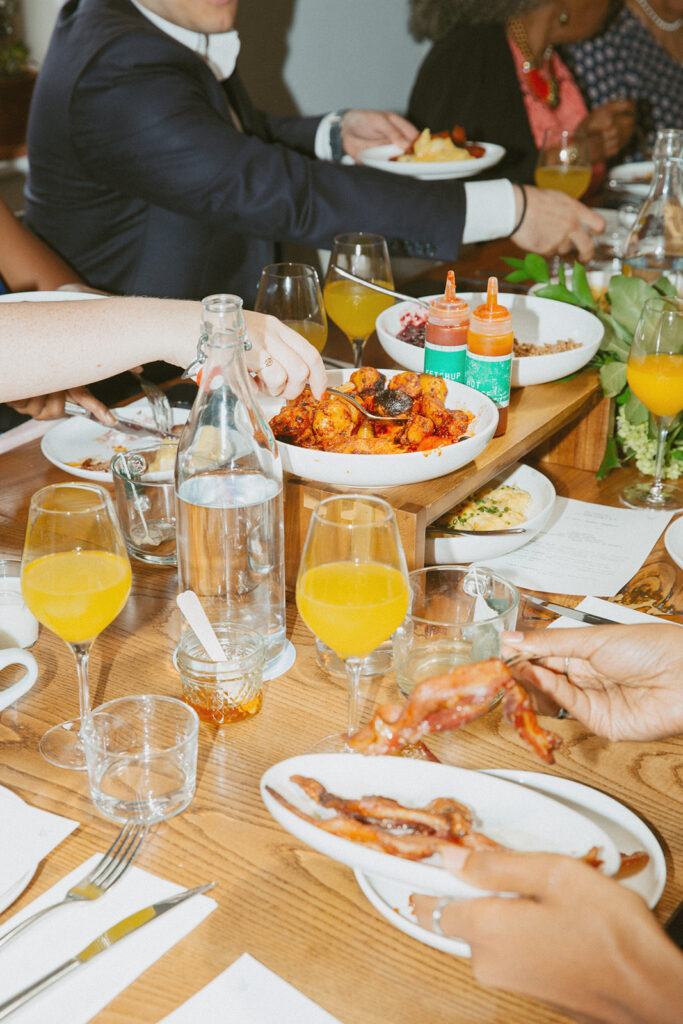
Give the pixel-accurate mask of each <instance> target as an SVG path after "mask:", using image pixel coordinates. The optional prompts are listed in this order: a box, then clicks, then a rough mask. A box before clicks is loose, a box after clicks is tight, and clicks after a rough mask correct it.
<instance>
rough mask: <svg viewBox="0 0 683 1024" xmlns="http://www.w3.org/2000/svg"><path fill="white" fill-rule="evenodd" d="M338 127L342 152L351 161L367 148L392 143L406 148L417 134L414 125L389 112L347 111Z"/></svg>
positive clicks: (356, 158)
mask: <svg viewBox="0 0 683 1024" xmlns="http://www.w3.org/2000/svg"><path fill="white" fill-rule="evenodd" d="M341 128H342V144H343V146H344V152H345V153H348V155H349V156H352V157H353V159H354V160H358V157H359V156H360V154H361V153H362V152H363V150H365V149H369V148H370V146H386V145H389V144H390V143H393V145H395V146H400V147H401V148H402V149H407V147H408V146H409V145H410V143H411V142H412V141H413V140H414V139H416V138H417V136H418V134H419V133H418V130H417V128H416V127H415V125H412V124H411V123H410V121H406V119H405V117H401V115H400V114H394V113H392V112H391V111H390V110H347V111H346V113H345V114H344V116H343V118H342V123H341Z"/></svg>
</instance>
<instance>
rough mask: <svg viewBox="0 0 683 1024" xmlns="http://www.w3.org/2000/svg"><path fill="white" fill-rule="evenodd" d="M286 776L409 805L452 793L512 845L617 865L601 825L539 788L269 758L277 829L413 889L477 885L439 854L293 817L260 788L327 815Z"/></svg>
mask: <svg viewBox="0 0 683 1024" xmlns="http://www.w3.org/2000/svg"><path fill="white" fill-rule="evenodd" d="M291 775H305V776H309V777H311V778H314V779H317V780H318V781H319V782H321V783H322V784H323V786H325V788H326V789H328V790H330V791H331V792H333V793H335V794H337V795H338V796H342V797H349V798H357V797H360V796H363V795H366V794H370V793H378V794H381V795H382V796H386V797H391V798H393V799H395V800H398V801H399V802H401V803H404V804H407V805H410V806H416V807H417V806H423V805H424V804H426V803H428V802H429V801H430V800H433V799H434V798H435V797H442V796H451V797H454V798H455V799H457V800H460V801H462V802H463V803H465V804H467V805H468V806H469V807H470V808H472V810H473V811H474V813H475V814H476V819H475V820H476V822H477V829H478V830H479V831H482V832H484V833H485V834H486V835H487V836H490V838H492V839H495V840H497V841H498V842H501V843H503V844H505V845H506V846H509V847H511V848H512V849H516V850H546V851H549V852H554V853H567V854H569V855H571V856H575V857H580V856H583V855H584V854H585V853H586V852H587V851H588V850H590V849H591V848H592V847H594V846H595V847H598V848H599V850H600V854H599V856H600V857H601V859H602V860H603V867H602V869H601V870H603V871H604V872H605V873H606V874H610V875H611V874H614V872H615V871H616V870H617V868H618V866H619V854H618V852H617V849H616V847H615V845H614V843H613V842H612V840H611V839H609V838H608V837H607V836H606V834H605V833H604V832H603V831H602V829H601V828H598V826H597V825H595V824H594V823H593V822H591V821H589V820H588V819H587V818H585V817H582V815H580V814H578V813H577V812H576V811H573V810H570V809H569V808H568V807H565V806H563V805H562V804H560V803H558V802H557V801H555V800H552V799H550V798H549V797H547V796H544V795H543V794H541V793H537V792H533V791H532V790H530V789H527V788H526V787H524V786H517V785H515V784H514V783H511V782H508V781H507V780H505V779H499V778H493V777H492V776H489V775H484V774H483V773H481V772H475V771H467V770H466V769H464V768H454V767H452V766H451V765H446V764H435V763H433V762H429V761H414V760H411V759H404V758H400V757H363V756H361V755H359V754H303V755H301V756H300V757H291V758H289V759H288V760H286V761H280V762H279V764H276V765H273V767H272V768H269V769H268V771H267V772H265V774H264V775H263V777H262V779H261V797H262V799H263V802H264V803H265V805H266V807H267V808H268V810H269V811H270V813H271V814H272V815H273V817H274V818H275V820H276V821H278V822H279V823H280V824H281V825H282V826H283V828H285V829H286V830H287V831H288V832H291V833H292V835H294V836H296V837H297V838H298V839H300V840H302V842H305V843H307V844H308V845H309V846H311V847H313V849H314V850H317V851H318V852H319V853H324V854H326V856H328V857H332V858H333V859H334V860H338V861H340V862H341V863H342V864H346V865H348V867H351V868H353V869H354V870H358V871H361V872H362V873H363V874H369V875H379V876H381V877H383V878H390V879H392V880H393V881H394V882H399V883H401V884H402V885H409V886H411V887H412V889H411V891H412V892H425V893H434V894H435V895H436V894H440V895H442V896H443V895H446V896H457V897H460V898H465V897H472V896H476V895H481V890H477V889H474V888H473V887H472V886H470V885H466V884H465V883H464V882H461V881H459V880H458V879H457V878H455V876H454V875H451V874H449V872H448V871H445V870H444V869H443V868H441V867H440V866H439V859H438V858H437V857H435V858H429V859H428V860H426V861H408V860H405V859H403V858H401V857H394V856H392V855H391V854H388V853H382V852H381V851H379V850H371V849H368V848H367V847H365V846H363V845H362V844H361V843H354V842H351V841H350V840H348V839H342V838H340V837H339V836H334V835H330V834H329V833H327V832H324V831H323V830H322V829H321V828H318V827H317V826H316V825H312V824H310V823H309V822H307V821H304V820H303V819H301V818H299V817H298V816H297V815H296V814H294V813H293V812H292V811H289V810H288V809H287V808H286V807H283V806H282V804H280V803H278V801H277V800H275V799H274V797H272V796H271V795H270V794H269V793H268V792H267V790H266V787H267V786H271V787H272V788H273V789H274V790H276V791H277V792H278V793H280V794H281V795H282V796H284V797H285V798H286V799H287V800H289V802H290V803H292V804H294V805H295V806H296V807H298V808H300V809H301V810H305V811H306V812H307V813H309V814H313V815H315V816H316V817H326V816H330V815H328V814H326V812H325V811H324V810H323V809H322V808H320V807H318V805H316V804H315V803H313V801H311V800H309V798H308V797H307V796H306V795H305V794H304V792H303V790H301V789H300V788H299V787H298V786H297V785H295V784H294V783H293V782H291V781H290V776H291Z"/></svg>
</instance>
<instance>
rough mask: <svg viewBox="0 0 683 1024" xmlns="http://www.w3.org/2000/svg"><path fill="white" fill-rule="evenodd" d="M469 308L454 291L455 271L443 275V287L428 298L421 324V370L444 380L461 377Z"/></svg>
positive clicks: (463, 369)
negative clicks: (422, 325)
mask: <svg viewBox="0 0 683 1024" xmlns="http://www.w3.org/2000/svg"><path fill="white" fill-rule="evenodd" d="M469 321H470V308H469V306H468V305H467V303H466V302H464V301H463V300H462V299H458V298H456V295H455V275H454V273H453V271H452V270H449V271H448V275H447V277H446V290H445V291H444V294H443V296H440V297H439V298H438V299H431V300H430V303H429V316H428V318H427V323H426V325H425V361H424V370H425V373H433V374H436V375H437V376H439V377H445V378H446V380H456V381H460V382H461V383H462V382H463V381H464V380H465V354H466V352H467V325H468V324H469Z"/></svg>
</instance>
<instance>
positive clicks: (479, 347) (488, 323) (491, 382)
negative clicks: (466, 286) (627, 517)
mask: <svg viewBox="0 0 683 1024" xmlns="http://www.w3.org/2000/svg"><path fill="white" fill-rule="evenodd" d="M513 341H514V335H513V333H512V317H511V316H510V310H509V309H506V307H505V306H500V305H498V278H497V277H490V278H489V282H488V288H487V291H486V302H485V303H484V304H483V305H481V306H477V308H476V309H475V310H474V312H473V313H472V316H471V318H470V329H469V331H468V333H467V366H466V372H465V383H466V384H467V385H468V387H471V388H476V389H477V391H482V392H483V393H484V394H485V395H488V397H489V398H490V399H491V400H492V401H493V402H495V404H496V406H497V407H498V426H497V427H496V432H495V434H494V435H493V436H494V437H500V435H501V434H504V433H505V431H506V430H507V425H508V406H509V404H510V372H511V370H512V343H513Z"/></svg>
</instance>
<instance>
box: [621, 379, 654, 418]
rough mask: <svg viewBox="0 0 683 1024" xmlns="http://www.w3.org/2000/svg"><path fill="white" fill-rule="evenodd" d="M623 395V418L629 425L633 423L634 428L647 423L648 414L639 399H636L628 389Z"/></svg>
mask: <svg viewBox="0 0 683 1024" xmlns="http://www.w3.org/2000/svg"><path fill="white" fill-rule="evenodd" d="M625 395H626V401H625V403H624V416H625V417H626V419H627V420H628V421H629V423H633V425H634V426H638V425H639V424H641V423H647V421H648V418H649V415H650V414H649V412H648V410H647V409H646V408H645V406H644V405H643V403H642V402H641V401H640V399H639V398H636V396H635V395H634V394H633V392H632V391H631V389H630V388H627V389H626V392H625Z"/></svg>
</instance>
